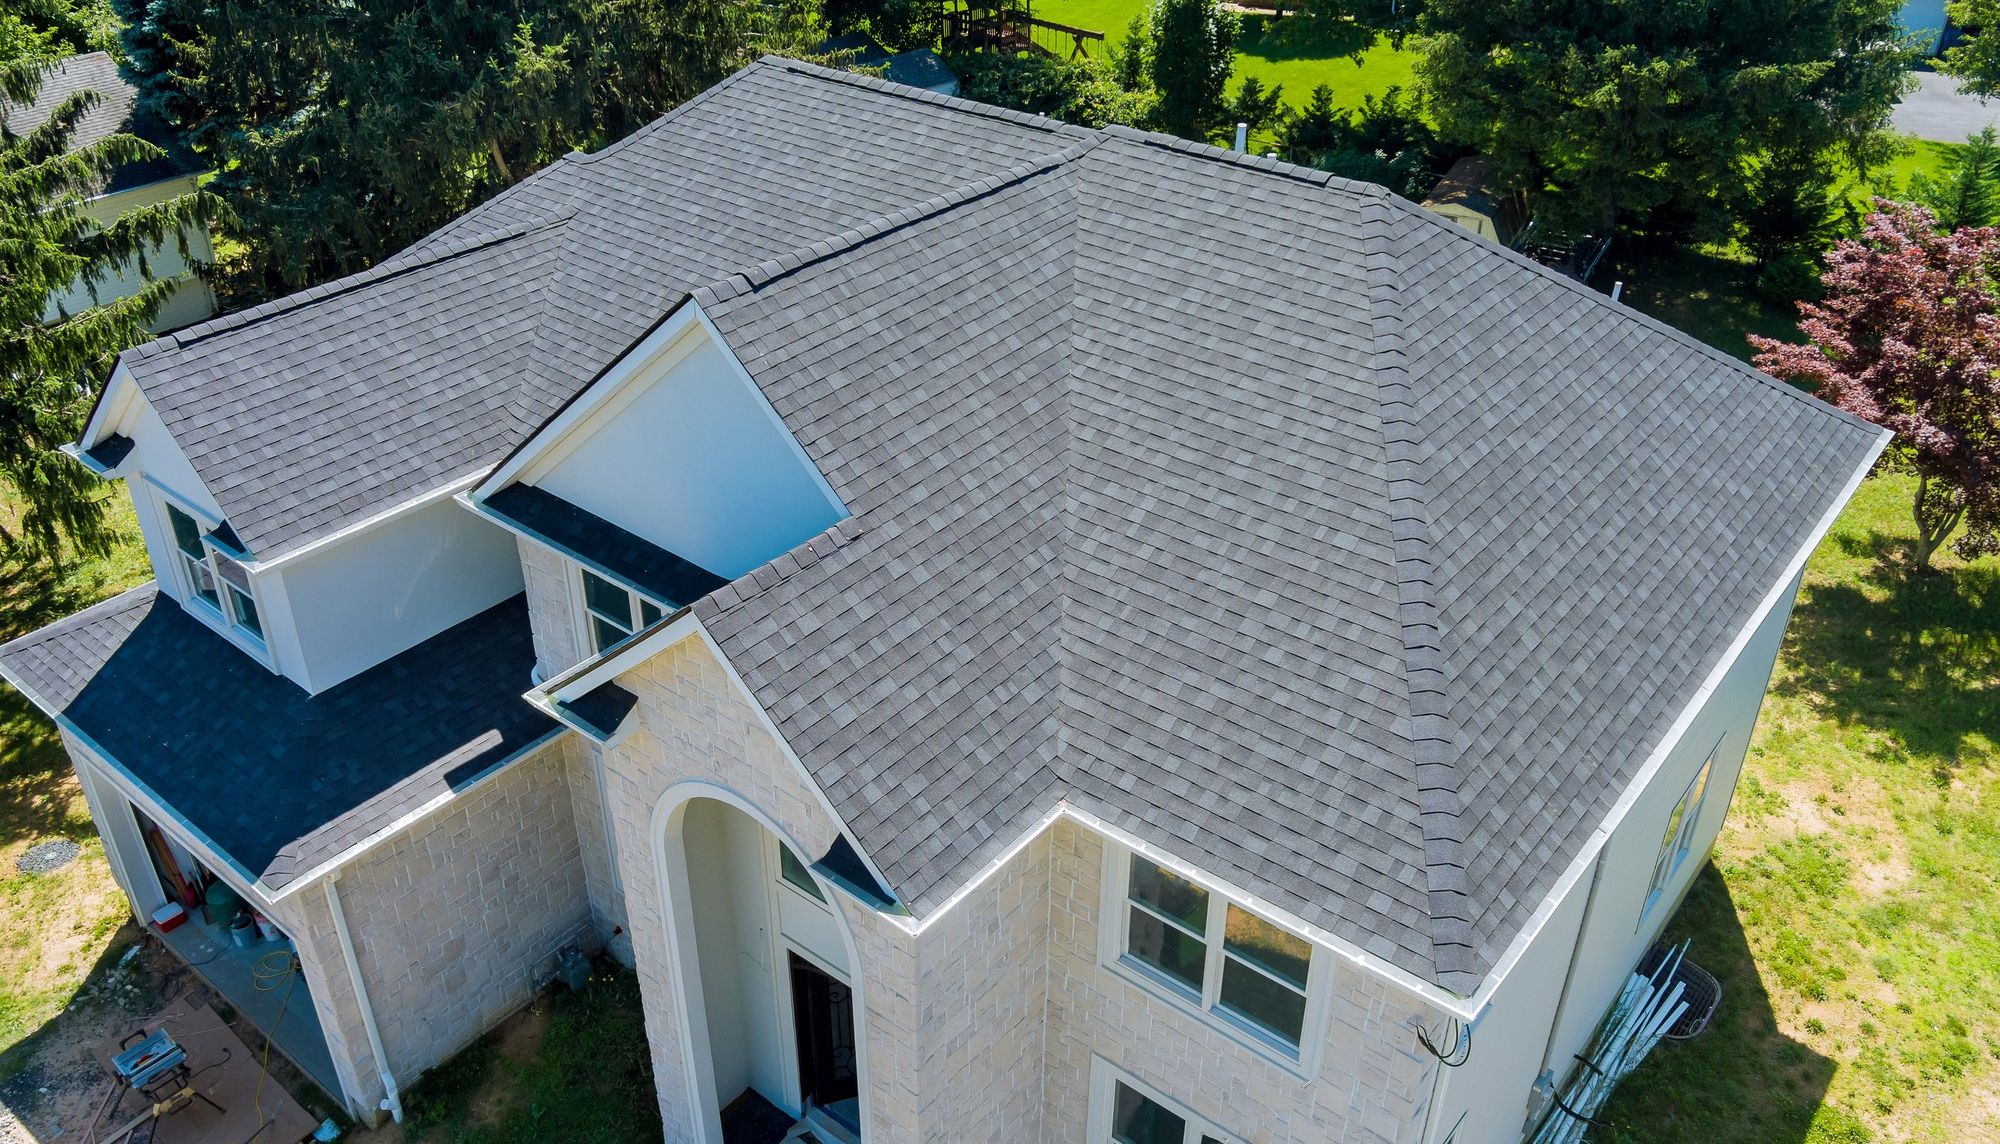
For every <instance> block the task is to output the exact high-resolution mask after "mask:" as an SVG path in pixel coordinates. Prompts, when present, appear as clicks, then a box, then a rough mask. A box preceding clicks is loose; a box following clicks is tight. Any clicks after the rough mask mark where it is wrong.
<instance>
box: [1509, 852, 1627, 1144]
mask: <svg viewBox="0 0 2000 1144" xmlns="http://www.w3.org/2000/svg"><path fill="white" fill-rule="evenodd" d="M1610 845H1611V842H1610V840H1609V839H1608V838H1607V839H1606V840H1605V843H1604V846H1603V847H1600V848H1599V849H1598V851H1597V860H1596V861H1595V862H1592V863H1591V864H1590V889H1589V891H1588V892H1586V893H1585V894H1584V897H1583V916H1582V917H1581V918H1579V919H1577V923H1576V940H1575V941H1574V942H1573V943H1571V945H1570V950H1569V964H1568V965H1567V966H1564V967H1563V984H1562V994H1561V995H1560V996H1558V997H1557V998H1556V1015H1555V1019H1554V1020H1553V1021H1551V1022H1550V1023H1549V1038H1548V1040H1547V1041H1545V1042H1543V1044H1542V1071H1541V1075H1539V1076H1537V1077H1536V1078H1535V1086H1534V1088H1533V1089H1532V1090H1531V1091H1530V1094H1529V1098H1528V1099H1529V1101H1530V1112H1529V1119H1530V1120H1532V1119H1533V1118H1534V1117H1535V1116H1536V1115H1539V1110H1537V1109H1536V1108H1535V1104H1536V1102H1538V1101H1545V1100H1546V1098H1547V1097H1548V1096H1552V1095H1554V1093H1555V1090H1556V1085H1558V1084H1560V1083H1562V1078H1561V1077H1559V1076H1557V1075H1556V1074H1555V1066H1554V1065H1553V1064H1551V1063H1550V1061H1549V1054H1551V1053H1553V1052H1555V1051H1556V1038H1557V1037H1558V1036H1560V1035H1561V1034H1562V1026H1563V1018H1564V1017H1566V1016H1568V1015H1569V1008H1570V1004H1569V1002H1570V986H1571V985H1572V984H1574V983H1575V981H1576V959H1577V956H1578V955H1579V954H1581V953H1582V952H1583V939H1584V937H1585V936H1586V935H1587V934H1589V933H1590V915H1591V914H1592V913H1594V912H1595V911H1596V909H1597V883H1598V879H1599V878H1600V877H1602V876H1603V874H1604V851H1605V850H1606V849H1609V848H1610ZM1544 1084H1546V1085H1547V1086H1548V1087H1547V1088H1543V1087H1542V1086H1543V1085H1544Z"/></svg>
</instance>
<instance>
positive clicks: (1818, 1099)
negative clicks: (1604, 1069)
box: [1593, 866, 1851, 1144]
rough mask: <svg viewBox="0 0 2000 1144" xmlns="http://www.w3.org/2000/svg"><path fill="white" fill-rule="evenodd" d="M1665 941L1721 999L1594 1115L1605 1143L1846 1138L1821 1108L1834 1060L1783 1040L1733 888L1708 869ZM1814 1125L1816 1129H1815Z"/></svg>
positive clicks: (1832, 1113)
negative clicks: (1702, 1025) (1710, 980)
mask: <svg viewBox="0 0 2000 1144" xmlns="http://www.w3.org/2000/svg"><path fill="white" fill-rule="evenodd" d="M1666 940H1668V941H1671V942H1680V941H1682V940H1689V941H1690V942H1691V944H1690V945H1689V947H1688V958H1689V960H1691V961H1693V962H1695V963H1696V964H1698V965H1700V966H1701V967H1702V968H1703V969H1706V970H1708V971H1709V972H1710V973H1712V974H1714V975H1715V978H1716V980H1717V981H1719V982H1721V984H1722V1003H1721V1005H1720V1006H1719V1007H1718V1008H1717V1010H1716V1014H1715V1018H1714V1020H1713V1021H1711V1022H1710V1023H1709V1026H1708V1028H1707V1029H1706V1030H1705V1031H1703V1032H1702V1033H1701V1035H1700V1036H1697V1037H1696V1038H1695V1039H1693V1040H1691V1041H1682V1042H1675V1041H1663V1042H1661V1044H1660V1047H1659V1048H1658V1049H1656V1050H1654V1052H1653V1055H1652V1056H1650V1057H1648V1058H1646V1062H1645V1063H1644V1064H1643V1065H1641V1066H1640V1067H1639V1071H1638V1072H1636V1073H1633V1074H1632V1076H1631V1077H1629V1078H1627V1080H1626V1081H1625V1083H1624V1084H1622V1085H1620V1086H1619V1089H1618V1091H1617V1092H1616V1093H1615V1094H1614V1095H1613V1096H1612V1099H1611V1103H1610V1105H1609V1106H1607V1107H1606V1108H1605V1110H1604V1111H1603V1113H1602V1114H1600V1116H1599V1120H1600V1122H1601V1123H1602V1124H1603V1125H1604V1128H1603V1129H1601V1130H1599V1131H1598V1132H1597V1133H1595V1134H1594V1136H1593V1138H1594V1139H1598V1140H1602V1141H1605V1142H1606V1144H1641V1142H1644V1144H1803V1142H1804V1141H1806V1140H1808V1139H1812V1140H1820V1139H1827V1140H1842V1139H1847V1138H1848V1137H1846V1136H1842V1135H1840V1129H1841V1128H1842V1127H1843V1124H1844V1122H1843V1118H1850V1119H1851V1117H1849V1114H1848V1113H1845V1112H1843V1111H1842V1110H1840V1109H1838V1108H1833V1107H1830V1106H1826V1105H1824V1104H1823V1103H1822V1102H1823V1100H1824V1099H1825V1096H1826V1091H1827V1088H1828V1086H1829V1085H1831V1084H1832V1083H1833V1074H1834V1069H1835V1065H1836V1062H1834V1061H1833V1060H1831V1059H1829V1058H1827V1057H1825V1056H1822V1055H1820V1054H1819V1053H1816V1052H1814V1051H1813V1050H1812V1049H1811V1048H1809V1047H1808V1046H1806V1045H1804V1044H1801V1043H1800V1042H1798V1041H1795V1040H1793V1039H1791V1038H1790V1037H1788V1036H1786V1035H1785V1033H1784V1031H1783V1030H1781V1029H1780V1028H1779V1027H1778V1021H1777V1015H1776V1012H1775V1011H1774V1010H1773V1008H1772V1005H1771V996H1770V994H1769V993H1768V992H1767V991H1766V990H1765V988H1764V982H1763V979H1762V977H1761V976H1760V975H1759V974H1758V971H1757V962H1756V958H1755V957H1754V956H1753V955H1752V954H1751V952H1750V944H1749V942H1748V940H1747V939H1746V938H1745V936H1744V933H1743V926H1742V924H1741V922H1740V921H1739V920H1738V918H1737V915H1736V905H1735V902H1734V901H1733V900H1732V899H1731V898H1730V895H1729V887H1728V885H1727V884H1726V883H1725V882H1723V880H1722V876H1721V875H1720V874H1718V873H1716V871H1715V867H1713V866H1704V867H1703V868H1702V871H1701V874H1700V875H1699V876H1698V877H1697V878H1696V879H1695V883H1694V888H1693V889H1692V890H1691V891H1690V892H1689V893H1688V897H1687V901H1686V902H1684V903H1683V904H1682V905H1681V908H1680V911H1679V912H1678V913H1676V914H1675V915H1674V918H1673V921H1672V922H1671V923H1670V924H1669V925H1668V927H1667V933H1666ZM1815 1121H1817V1122H1818V1123H1817V1125H1816V1124H1815Z"/></svg>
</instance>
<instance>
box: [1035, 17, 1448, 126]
mask: <svg viewBox="0 0 2000 1144" xmlns="http://www.w3.org/2000/svg"><path fill="white" fill-rule="evenodd" d="M1151 7H1152V4H1151V2H1150V0H1039V2H1037V3H1036V4H1035V15H1037V16H1040V17H1041V18H1043V19H1045V20H1054V21H1056V22H1057V23H1061V24H1070V25H1073V26H1075V27H1079V28H1090V29H1092V30H1094V31H1099V32H1103V33H1104V36H1105V42H1106V43H1107V44H1120V43H1123V42H1124V40H1125V33H1126V32H1127V31H1128V30H1129V29H1130V28H1131V25H1132V17H1134V16H1137V15H1139V14H1140V13H1142V12H1145V11H1147V10H1148V9H1150V8H1151ZM1416 58H1417V57H1416V53H1415V52H1413V51H1408V50H1405V49H1399V48H1397V47H1395V46H1394V45H1392V44H1391V43H1390V42H1389V40H1388V38H1387V37H1386V36H1382V35H1380V34H1379V33H1378V32H1377V30H1376V29H1374V28H1370V27H1368V26H1366V25H1362V24H1351V25H1346V26H1340V27H1334V28H1331V29H1319V28H1316V27H1315V26H1314V25H1313V24H1312V23H1311V22H1309V21H1306V20H1301V19H1296V18H1292V17H1287V18H1285V19H1282V20H1281V19H1276V18H1273V17H1270V16H1245V17H1243V31H1242V34H1241V35H1239V36H1238V37H1237V39H1236V73H1235V77H1234V80H1233V81H1232V84H1231V86H1232V89H1233V88H1234V87H1235V86H1236V85H1238V84H1241V83H1242V82H1243V80H1244V79H1245V78H1246V77H1248V76H1253V75H1254V76H1256V77H1257V78H1258V79H1259V80H1262V81H1263V83H1264V85H1265V86H1266V87H1271V86H1273V85H1276V84H1284V85H1285V102H1286V103H1287V104H1290V105H1291V106H1293V107H1300V106H1303V105H1304V104H1305V102H1306V98H1307V97H1308V96H1310V95H1311V94H1312V89H1313V88H1314V87H1315V86H1317V85H1319V84H1322V83H1323V84H1326V85H1328V86H1329V87H1331V88H1333V91H1334V103H1335V105H1336V106H1339V107H1359V106H1360V105H1361V101H1362V100H1363V99H1364V98H1365V97H1367V96H1370V95H1374V96H1380V95H1381V94H1382V93H1383V92H1385V91H1387V90H1389V89H1390V88H1391V87H1397V86H1400V87H1403V88H1405V89H1408V88H1410V87H1411V86H1412V83H1413V78H1412V77H1413V73H1414V69H1415V66H1416Z"/></svg>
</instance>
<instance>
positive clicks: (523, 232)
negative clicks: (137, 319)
mask: <svg viewBox="0 0 2000 1144" xmlns="http://www.w3.org/2000/svg"><path fill="white" fill-rule="evenodd" d="M575 214H576V212H575V211H574V210H569V211H563V212H560V213H557V214H547V215H542V216H540V217H538V218H534V219H529V220H526V221H523V222H517V223H515V224H513V225H512V226H507V227H501V228H500V229H498V230H493V231H484V232H481V233H479V234H474V235H469V236H467V237H465V238H462V239H458V240H455V241H453V242H448V243H445V244H444V245H442V246H440V247H438V248H437V249H436V250H435V251H434V252H432V253H431V254H429V255H427V256H426V257H424V258H421V259H418V260H416V261H412V262H398V261H397V260H396V259H395V257H394V256H391V257H389V258H386V259H384V260H382V261H381V262H378V263H376V264H375V265H374V266H370V267H368V268H367V269H365V270H358V271H355V272H354V273H353V274H349V275H347V276H345V277H342V278H336V279H334V280H333V281H331V282H323V283H321V284H320V285H318V286H312V287H308V288H306V289H304V290H301V291H299V292H298V293H296V294H287V295H285V296H284V297H282V298H273V299H272V300H271V301H269V302H264V303H261V304H259V305H256V306H252V307H250V308H249V309H247V310H238V311H236V312H234V313H231V314H223V315H221V316H219V317H215V318H211V319H209V320H208V321H206V322H200V323H197V324H195V325H192V326H188V327H186V328H185V329H180V330H175V331H173V332H171V333H166V334H161V335H160V336H159V337H157V338H154V339H153V340H152V341H150V342H145V343H142V344H140V345H137V346H134V347H132V348H131V349H129V350H126V351H125V352H124V353H123V354H120V355H119V360H120V361H121V362H123V363H125V364H127V365H130V364H133V363H136V362H142V361H145V360H147V359H149V358H152V357H156V356H158V355H160V354H163V353H168V352H170V351H172V350H179V349H186V348H188V347H190V346H193V345H195V344H197V343H199V342H203V341H206V340H208V339H209V338H212V337H219V336H220V335H223V334H227V333H230V332H232V331H235V330H240V329H245V328H248V327H250V326H255V325H257V324H259V323H261V322H265V321H268V320H270V319H272V318H276V317H281V316H283V315H285V314H290V313H293V312H295V311H298V310H303V309H306V308H308V307H310V306H315V305H318V304H319V303H321V302H325V301H330V300H332V299H335V298H340V297H344V296H346V295H348V294H352V293H354V292H355V291H357V290H362V289H365V288H367V287H369V286H373V285H376V284H377V283H380V282H389V281H393V280H395V279H397V278H400V277H402V276H403V275H406V274H412V273H415V272H416V271H418V270H423V269H426V268H428V267H432V266H437V265H439V264H441V263H445V262H449V261H451V260H452V259H454V258H458V257H461V256H463V255H468V254H475V253H477V252H479V251H481V250H485V249H487V248H489V247H493V246H499V245H501V244H503V243H507V242H512V241H513V240H515V239H517V238H522V237H525V236H527V235H529V234H532V233H534V232H535V231H538V230H543V229H553V228H556V227H560V226H563V225H565V224H566V223H568V222H569V220H570V219H571V218H573V217H575Z"/></svg>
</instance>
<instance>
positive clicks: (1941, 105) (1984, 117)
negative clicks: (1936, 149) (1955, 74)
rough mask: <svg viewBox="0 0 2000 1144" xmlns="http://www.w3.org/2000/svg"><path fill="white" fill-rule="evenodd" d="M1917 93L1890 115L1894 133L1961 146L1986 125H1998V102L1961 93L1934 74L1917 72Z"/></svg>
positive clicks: (1945, 77)
mask: <svg viewBox="0 0 2000 1144" xmlns="http://www.w3.org/2000/svg"><path fill="white" fill-rule="evenodd" d="M1917 85H1918V86H1917V90H1915V91H1913V92H1911V93H1910V94H1908V95H1906V96H1904V97H1903V101H1902V102H1901V103H1899V104H1897V105H1896V110H1895V111H1893V112H1891V113H1890V119H1891V122H1892V123H1893V125H1894V126H1895V128H1896V130H1898V131H1900V132H1902V133H1903V134H1905V135H1914V136H1916V137H1917V138H1919V139H1935V140H1937V141H1938V142H1940V143H1963V142H1965V137H1966V136H1967V135H1972V134H1976V133H1977V132H1978V131H1979V129H1980V128H1982V127H1985V126H1986V125H1987V124H1989V123H2000V100H1992V99H1981V98H1979V97H1978V96H1976V95H1968V94H1967V93H1965V92H1963V91H1960V90H1959V87H1958V81H1957V80H1955V79H1953V78H1951V77H1950V76H1948V75H1939V74H1938V73H1937V72H1930V71H1924V72H1918V73H1917Z"/></svg>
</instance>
